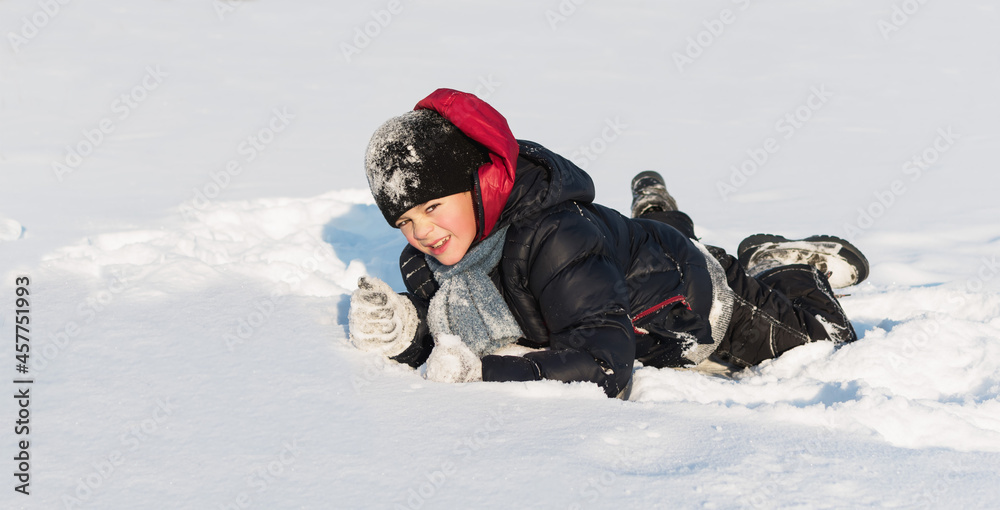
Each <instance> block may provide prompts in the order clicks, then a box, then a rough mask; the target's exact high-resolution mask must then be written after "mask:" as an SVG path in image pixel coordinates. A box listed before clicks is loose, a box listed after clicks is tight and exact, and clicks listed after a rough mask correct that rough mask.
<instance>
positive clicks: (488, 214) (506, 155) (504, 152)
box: [413, 89, 519, 240]
mask: <svg viewBox="0 0 1000 510" xmlns="http://www.w3.org/2000/svg"><path fill="white" fill-rule="evenodd" d="M413 109H414V110H423V109H427V110H433V111H435V112H437V113H438V114H440V115H441V116H442V117H444V118H445V119H447V120H448V121H449V122H451V123H452V124H454V125H455V127H457V128H458V129H459V130H461V131H462V132H463V133H465V135H466V136H468V137H469V138H471V139H473V140H475V141H476V142H478V143H479V144H481V145H483V146H484V147H486V149H487V150H489V152H490V162H489V163H486V164H485V165H483V166H481V167H479V170H478V188H477V189H476V190H475V192H476V194H477V195H478V198H479V204H477V205H479V206H481V207H482V210H481V211H480V213H481V214H482V218H480V219H479V220H480V221H481V228H480V234H479V240H482V239H485V238H486V237H487V236H489V234H490V233H491V232H493V229H494V227H495V226H496V224H497V221H498V220H499V219H500V214H501V213H502V212H503V210H504V206H505V205H506V204H507V199H508V198H509V197H510V193H511V190H512V189H513V187H514V178H515V175H516V171H517V154H518V150H519V148H518V145H517V140H516V139H514V135H513V134H512V133H511V131H510V127H509V126H508V125H507V119H505V118H504V117H503V115H500V112H498V111H496V110H495V109H493V107H492V106H490V105H488V104H486V102H485V101H483V100H482V99H479V98H478V97H476V96H475V95H473V94H469V93H466V92H459V91H457V90H453V89H437V90H435V91H434V92H432V93H431V94H430V95H429V96H427V97H425V98H424V99H422V100H421V101H420V102H419V103H417V105H416V107H414V108H413Z"/></svg>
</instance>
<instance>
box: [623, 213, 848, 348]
mask: <svg viewBox="0 0 1000 510" xmlns="http://www.w3.org/2000/svg"><path fill="white" fill-rule="evenodd" d="M642 217H643V218H645V219H650V220H656V221H660V222H662V223H666V224H667V225H670V226H672V227H674V228H676V229H677V230H679V231H680V232H681V233H683V234H684V235H686V236H688V237H689V238H691V239H694V240H697V239H698V238H697V237H695V234H694V223H693V222H692V221H691V218H690V217H689V216H688V215H687V214H685V213H683V212H680V211H667V212H664V211H654V212H649V213H646V214H644V215H643V216H642ZM708 249H709V251H710V252H711V253H712V255H714V256H715V258H716V260H718V261H719V263H720V264H721V265H722V268H723V269H724V270H725V272H726V280H727V281H728V282H729V287H730V288H731V289H732V290H733V292H734V293H735V295H736V302H735V303H734V304H733V316H732V320H730V322H729V328H728V329H727V331H726V335H725V337H724V338H723V340H722V343H721V344H720V345H719V347H718V348H717V349H716V351H715V354H717V355H718V356H720V357H721V358H722V359H723V360H725V361H728V362H730V363H733V364H736V365H741V366H752V365H757V364H759V363H760V362H762V361H764V360H768V359H772V358H776V357H778V356H779V355H780V354H781V353H783V352H785V351H787V350H789V349H792V348H794V347H798V346H800V345H802V344H805V343H809V342H814V341H817V340H831V341H833V342H835V343H847V342H853V341H855V340H857V339H858V337H857V334H856V333H855V332H854V328H853V327H852V326H851V321H850V320H848V318H847V314H845V313H844V310H843V308H841V307H840V303H839V302H838V301H837V298H836V296H835V295H834V293H833V289H832V288H831V287H830V282H828V281H827V278H826V275H824V274H821V273H820V272H819V271H818V270H817V269H816V268H814V267H812V266H809V265H805V264H796V265H788V266H781V267H777V268H774V269H771V270H769V271H767V272H765V273H763V274H761V275H758V276H757V277H756V278H753V277H750V276H748V275H747V273H746V270H745V268H744V267H743V266H742V265H741V264H740V263H739V261H738V260H737V259H736V257H733V256H732V255H730V254H728V253H726V251H725V250H723V249H722V248H718V247H715V246H708Z"/></svg>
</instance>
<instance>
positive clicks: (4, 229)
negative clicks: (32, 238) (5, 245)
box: [0, 216, 24, 242]
mask: <svg viewBox="0 0 1000 510" xmlns="http://www.w3.org/2000/svg"><path fill="white" fill-rule="evenodd" d="M23 235H24V227H23V226H21V224H20V223H18V222H16V221H14V220H12V219H10V218H4V217H2V216H0V242H3V241H16V240H18V239H20V238H21V237H22V236H23Z"/></svg>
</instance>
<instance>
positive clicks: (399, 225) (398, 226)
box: [396, 220, 410, 228]
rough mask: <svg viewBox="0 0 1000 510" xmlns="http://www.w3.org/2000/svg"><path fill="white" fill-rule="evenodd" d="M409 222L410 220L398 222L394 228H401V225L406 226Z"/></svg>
mask: <svg viewBox="0 0 1000 510" xmlns="http://www.w3.org/2000/svg"><path fill="white" fill-rule="evenodd" d="M409 222H410V220H403V221H400V222H399V223H397V224H396V228H403V225H406V224H407V223H409Z"/></svg>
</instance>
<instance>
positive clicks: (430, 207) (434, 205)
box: [424, 204, 441, 213]
mask: <svg viewBox="0 0 1000 510" xmlns="http://www.w3.org/2000/svg"><path fill="white" fill-rule="evenodd" d="M439 205H441V204H433V205H429V206H427V210H426V211H424V212H427V213H430V212H432V211H434V209H435V208H436V207H437V206H439Z"/></svg>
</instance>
